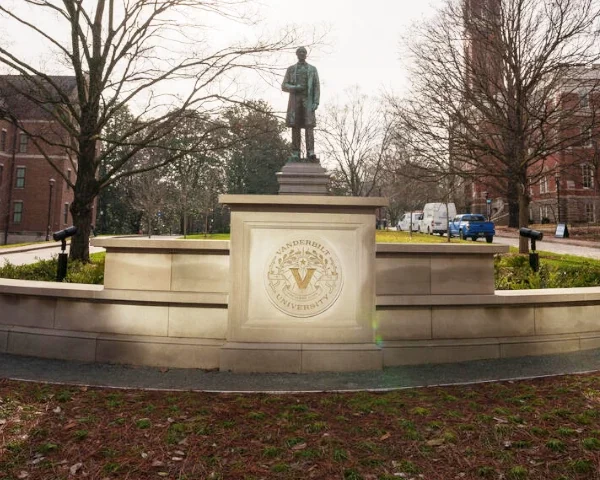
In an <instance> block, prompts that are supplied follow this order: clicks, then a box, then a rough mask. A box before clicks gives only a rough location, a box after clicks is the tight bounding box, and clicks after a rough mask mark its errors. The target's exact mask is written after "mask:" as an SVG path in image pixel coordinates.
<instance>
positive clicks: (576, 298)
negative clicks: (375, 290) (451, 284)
mask: <svg viewBox="0 0 600 480" xmlns="http://www.w3.org/2000/svg"><path fill="white" fill-rule="evenodd" d="M586 303H590V304H598V303H600V287H581V288H560V289H558V288H557V289H545V290H512V291H508V290H496V291H495V292H494V295H377V303H376V304H377V309H378V310H386V308H385V307H392V308H393V307H430V306H457V307H458V306H473V307H475V306H480V307H481V306H490V307H500V306H506V307H511V306H513V307H517V306H521V305H536V306H539V307H544V306H549V305H551V304H552V305H554V306H557V305H561V304H562V305H567V306H568V305H573V304H586Z"/></svg>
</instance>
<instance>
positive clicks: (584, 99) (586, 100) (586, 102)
mask: <svg viewBox="0 0 600 480" xmlns="http://www.w3.org/2000/svg"><path fill="white" fill-rule="evenodd" d="M579 106H580V107H581V108H588V107H589V106H590V96H589V94H588V93H587V92H585V93H580V94H579Z"/></svg>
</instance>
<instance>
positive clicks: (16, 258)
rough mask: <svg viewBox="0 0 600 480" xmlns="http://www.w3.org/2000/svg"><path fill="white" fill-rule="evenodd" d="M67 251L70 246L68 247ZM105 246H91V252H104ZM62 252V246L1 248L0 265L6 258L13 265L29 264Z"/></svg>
mask: <svg viewBox="0 0 600 480" xmlns="http://www.w3.org/2000/svg"><path fill="white" fill-rule="evenodd" d="M66 251H67V253H68V252H69V248H68V247H67V250H66ZM103 251H104V249H103V248H99V247H90V253H96V252H103ZM59 253H60V247H52V248H39V249H36V250H29V251H27V252H11V253H2V250H1V249H0V266H2V265H4V262H5V260H8V261H9V262H10V263H12V264H13V265H27V264H30V263H35V262H37V261H39V260H48V259H50V258H52V257H54V256H57V255H58V254H59Z"/></svg>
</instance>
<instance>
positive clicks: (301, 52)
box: [296, 47, 308, 62]
mask: <svg viewBox="0 0 600 480" xmlns="http://www.w3.org/2000/svg"><path fill="white" fill-rule="evenodd" d="M307 54H308V52H307V51H306V48H304V47H298V48H297V49H296V56H297V57H298V60H300V61H301V62H303V61H304V60H306V55H307Z"/></svg>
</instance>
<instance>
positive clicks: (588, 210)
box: [585, 203, 596, 223]
mask: <svg viewBox="0 0 600 480" xmlns="http://www.w3.org/2000/svg"><path fill="white" fill-rule="evenodd" d="M594 207H595V205H594V204H593V203H586V204H585V220H586V221H587V222H591V223H593V222H595V221H596V211H595V208H594Z"/></svg>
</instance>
